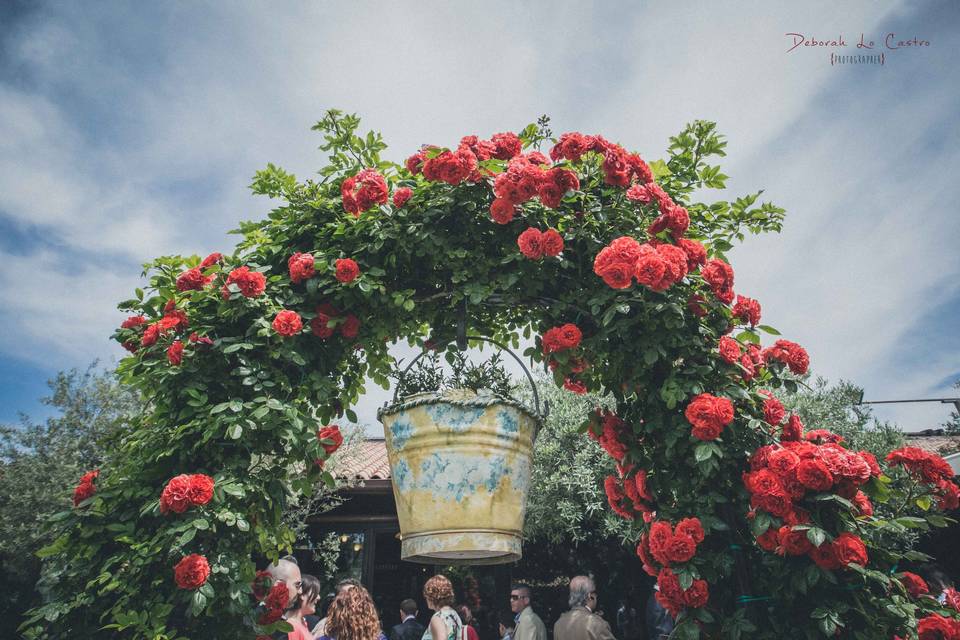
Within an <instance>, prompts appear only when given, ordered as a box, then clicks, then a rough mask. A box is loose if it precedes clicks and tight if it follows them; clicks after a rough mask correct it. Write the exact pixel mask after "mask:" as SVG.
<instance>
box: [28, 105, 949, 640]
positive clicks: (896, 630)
mask: <svg viewBox="0 0 960 640" xmlns="http://www.w3.org/2000/svg"><path fill="white" fill-rule="evenodd" d="M547 125H548V122H547V120H546V119H541V121H540V122H539V123H538V124H537V125H530V126H528V127H526V128H525V129H523V130H521V131H519V132H501V133H496V134H494V135H492V136H491V137H489V138H481V137H479V136H475V135H467V136H464V137H463V138H461V139H460V140H459V141H456V140H453V141H438V144H435V145H425V146H423V147H422V148H420V149H418V150H412V151H413V153H410V152H409V151H408V156H407V157H406V159H405V161H404V162H403V163H402V164H396V163H393V162H389V161H387V160H384V159H382V158H381V155H380V154H381V152H382V151H383V150H384V149H385V145H384V144H383V142H382V140H381V138H380V136H379V135H377V134H376V133H373V132H371V133H369V134H367V135H366V136H363V135H360V134H359V133H358V131H357V128H358V126H359V120H358V119H357V118H356V117H355V116H349V115H344V114H341V113H339V112H337V111H330V112H328V113H327V114H326V115H325V116H324V118H323V120H322V121H321V122H319V123H318V124H317V125H316V127H315V129H316V130H318V131H319V132H320V133H321V135H322V136H323V144H322V148H323V149H324V150H326V151H329V152H330V161H329V164H328V165H327V166H325V167H323V168H322V169H321V170H320V173H319V177H318V178H317V179H308V180H306V181H298V180H297V178H296V177H295V176H293V175H291V174H289V173H287V172H285V171H283V170H282V169H280V168H277V167H275V166H272V165H271V166H269V167H268V168H267V169H265V170H263V171H261V172H259V173H258V174H257V175H256V177H255V179H254V182H253V190H254V192H255V193H257V194H260V195H263V196H267V197H270V198H272V199H274V200H275V201H276V208H275V209H274V210H273V211H272V212H271V213H270V214H269V216H267V217H266V218H265V219H264V220H261V221H257V222H248V223H243V224H241V226H240V229H239V233H240V234H241V236H242V240H241V241H240V243H239V244H238V246H237V247H236V248H235V249H233V250H231V251H227V252H225V253H219V252H218V253H213V254H210V255H209V256H207V257H206V258H204V259H202V260H201V259H200V257H199V256H194V257H191V258H186V259H184V258H180V257H165V258H160V259H158V260H156V261H155V262H154V263H153V264H152V265H151V266H150V268H149V270H148V277H149V280H148V282H147V284H146V285H145V286H144V287H143V288H142V289H138V290H137V291H136V295H135V297H134V298H131V299H130V300H127V301H124V302H122V303H121V304H120V309H121V311H122V312H124V314H125V315H126V319H125V320H120V319H119V318H118V324H119V325H120V327H119V328H118V329H117V331H116V333H115V336H114V337H115V338H116V339H117V341H118V342H119V343H121V344H122V345H123V346H124V347H125V348H126V349H127V350H128V351H129V352H130V355H129V356H128V357H127V358H125V359H124V360H123V361H122V362H121V364H120V366H119V373H120V375H121V376H122V378H123V380H124V381H125V382H127V383H129V384H132V385H135V386H136V387H138V388H139V389H140V390H141V392H142V393H143V396H144V398H145V399H146V401H147V402H146V404H145V406H144V409H143V413H142V415H141V416H140V417H139V419H138V421H137V424H136V425H135V427H134V429H133V430H132V431H131V432H130V433H127V434H125V436H124V438H123V439H122V440H120V441H119V442H118V443H117V451H116V452H114V455H112V456H111V457H110V460H111V462H110V463H109V464H108V465H105V467H104V468H103V469H102V470H101V472H100V474H99V476H97V473H96V472H91V474H87V476H84V478H83V479H82V481H81V483H80V484H79V485H78V487H77V489H76V492H75V495H74V507H73V508H72V509H71V511H70V512H68V513H65V514H62V515H61V516H59V517H58V518H57V520H56V522H55V525H54V526H55V527H56V528H57V530H58V534H59V535H58V537H57V538H56V541H55V542H54V543H53V544H52V545H51V546H50V547H48V548H47V549H45V550H44V551H43V555H44V556H46V557H47V558H49V563H50V566H51V567H52V568H55V571H56V579H55V580H53V581H52V582H51V583H50V584H49V585H47V587H46V588H47V593H48V594H49V601H48V602H47V603H46V604H44V605H43V606H42V607H40V608H38V609H37V610H36V611H35V612H34V613H33V617H32V619H31V621H30V622H28V624H27V626H26V633H27V635H28V637H33V638H41V637H70V638H76V637H84V638H99V637H116V636H117V634H120V635H121V636H123V637H151V638H153V637H177V638H187V637H191V638H206V637H254V636H255V635H257V634H270V633H274V632H282V631H285V630H288V629H289V625H287V624H286V623H285V622H284V621H282V620H281V615H282V611H283V607H284V606H285V604H286V602H287V601H288V596H289V593H288V592H287V590H286V587H285V586H284V585H282V584H279V585H271V584H270V582H269V579H265V578H264V576H263V575H262V574H257V572H256V565H255V559H257V558H261V559H263V561H264V562H265V561H267V560H269V559H276V558H277V557H278V556H279V555H282V554H284V553H286V552H288V551H289V550H290V549H291V547H292V545H293V543H294V539H293V533H292V532H291V531H290V530H289V529H288V528H287V527H286V526H285V525H284V524H283V520H282V513H283V509H284V507H285V505H287V504H288V502H289V501H290V500H291V499H294V498H296V497H297V496H301V495H303V494H305V493H309V492H311V491H313V490H314V488H315V487H316V486H317V483H319V482H326V483H328V484H331V483H332V481H333V479H332V478H331V477H330V475H329V473H328V472H327V471H326V470H325V461H326V460H328V459H329V457H330V455H332V454H333V453H334V452H335V451H336V449H337V447H339V446H340V444H341V442H342V435H341V433H340V430H339V428H338V427H336V426H335V425H333V424H331V423H332V422H334V421H335V420H337V419H339V418H341V417H343V418H346V419H348V420H355V419H356V415H355V414H354V413H353V410H352V408H351V407H352V406H353V405H354V404H355V403H356V402H357V400H358V398H359V397H360V395H361V394H362V393H363V391H364V389H365V385H367V384H370V383H372V384H378V385H381V386H384V387H387V386H388V375H389V374H390V373H391V372H392V371H393V370H394V369H395V367H396V366H397V363H396V362H394V360H393V358H392V357H391V356H390V354H389V352H388V347H389V345H390V344H391V343H393V342H394V341H396V340H401V339H407V340H411V341H413V342H414V343H416V344H417V345H418V346H424V345H438V344H447V343H448V342H449V338H450V337H451V336H452V334H453V329H454V327H453V322H452V318H454V317H456V315H457V313H458V312H461V311H465V319H466V323H467V325H468V330H469V333H471V334H480V335H486V336H488V337H491V338H493V339H495V340H498V341H501V342H504V343H507V344H511V345H513V346H515V347H518V346H519V345H520V344H521V342H520V341H521V339H524V338H525V339H527V340H528V344H530V346H529V347H528V348H527V349H526V352H525V354H526V355H527V356H528V357H529V358H532V359H533V360H535V361H537V362H539V363H541V364H542V365H543V366H544V367H545V369H546V370H547V371H550V372H552V375H553V379H554V380H555V382H556V384H557V385H558V386H563V387H565V388H567V389H569V390H571V391H573V392H575V393H586V392H588V391H589V392H597V393H606V394H609V396H611V397H612V399H613V400H614V401H615V404H616V406H615V408H611V409H603V410H601V409H596V410H593V411H590V410H585V416H584V417H585V422H584V430H585V432H586V436H585V437H589V438H592V439H593V440H595V441H597V442H598V443H599V445H600V446H601V447H602V448H603V450H604V451H605V452H606V453H607V454H609V456H610V457H611V458H612V461H613V462H612V464H613V467H612V468H614V467H615V472H614V473H611V474H610V475H609V476H608V477H607V478H606V479H605V482H604V489H605V491H606V495H607V497H608V499H609V502H610V507H611V509H612V510H613V511H614V512H615V513H616V514H618V515H619V516H621V517H623V518H625V519H626V520H629V521H630V522H631V527H632V532H633V540H634V544H635V545H636V554H637V557H636V567H635V568H636V569H637V570H643V571H646V572H647V573H648V574H649V575H650V576H652V577H654V578H655V579H656V581H657V584H658V585H659V591H658V596H657V597H658V599H659V601H660V602H661V604H662V605H663V606H664V607H665V608H666V609H667V610H668V611H669V612H670V613H671V614H672V615H673V616H675V617H676V620H677V628H676V631H675V633H674V637H677V638H697V637H705V638H752V639H755V638H759V639H777V640H779V639H782V638H832V637H844V638H857V639H864V640H874V639H877V638H884V639H889V638H893V637H894V636H899V637H901V638H917V637H918V634H919V637H922V638H940V637H943V638H953V637H957V636H956V633H957V632H956V628H957V624H958V623H957V622H956V620H955V618H956V616H957V611H956V610H955V608H956V607H955V604H956V602H957V600H960V598H956V597H955V595H951V596H948V598H947V603H946V604H945V605H940V604H938V603H937V601H935V600H934V599H932V598H930V597H928V596H927V594H926V593H925V589H924V586H923V585H921V584H920V583H919V582H918V579H917V578H916V577H914V576H912V574H909V573H908V572H902V571H901V572H899V573H898V571H897V567H898V565H899V563H901V562H902V561H903V560H904V559H908V560H909V559H916V556H913V555H911V554H910V553H909V552H907V553H905V552H903V551H902V550H898V549H894V548H890V546H889V544H888V543H887V542H886V540H888V539H889V537H885V534H887V533H888V532H891V531H896V532H902V531H904V530H905V529H908V528H914V529H921V528H926V527H930V526H943V525H945V524H947V523H948V519H947V518H946V517H945V516H944V515H943V512H944V511H947V510H950V509H953V508H956V506H957V501H958V490H957V487H956V485H955V484H953V481H952V474H951V473H950V472H949V471H948V467H946V466H945V463H943V462H942V460H940V459H939V458H937V457H936V456H931V455H929V454H925V453H922V452H918V451H916V450H911V449H902V450H899V451H897V452H894V453H893V454H891V456H890V457H889V458H888V459H887V460H885V461H877V460H876V459H874V458H873V456H871V455H870V454H868V453H865V452H858V451H851V450H848V449H846V448H845V447H844V445H843V442H842V439H841V438H839V436H836V435H834V434H833V433H831V432H830V430H829V427H830V425H803V424H802V423H801V421H800V419H799V418H798V417H797V416H796V415H792V414H788V413H787V412H786V410H785V409H784V407H783V405H782V404H781V403H780V402H779V401H778V400H777V399H776V394H777V393H778V392H780V391H781V390H788V391H793V390H795V389H796V388H797V384H798V379H797V376H802V375H804V374H805V373H806V372H807V370H808V368H809V364H810V362H809V356H808V353H807V351H806V350H805V349H804V347H802V346H801V345H799V344H797V343H795V342H791V341H789V340H786V339H783V338H779V337H778V335H779V334H778V333H777V331H776V330H775V329H773V328H771V327H769V326H766V325H763V324H761V305H760V302H758V301H757V300H754V299H753V298H750V297H748V294H749V293H750V292H749V291H740V290H739V289H738V287H739V284H738V281H737V279H736V277H735V272H734V268H733V267H732V266H731V264H730V261H729V260H728V258H727V255H726V252H727V251H728V250H729V249H730V248H731V247H732V246H733V242H734V241H736V240H739V239H742V238H743V237H744V236H745V235H746V234H748V233H755V234H756V233H763V232H769V231H779V230H780V228H781V224H782V221H783V217H784V212H783V210H782V209H779V208H778V207H776V206H774V205H772V204H770V203H759V202H758V197H759V193H752V194H745V195H741V196H739V197H736V198H732V199H723V198H722V197H719V196H716V195H715V194H716V193H717V190H722V189H723V188H724V186H725V181H726V179H727V176H725V175H724V174H723V173H722V172H721V171H720V167H719V166H718V165H716V164H711V163H712V162H714V159H715V158H717V157H720V156H723V155H724V149H725V145H726V143H725V141H724V140H723V138H722V137H721V136H720V135H719V134H717V132H716V130H715V127H714V125H713V124H712V123H709V122H702V121H697V122H694V123H692V124H690V125H688V126H687V127H686V128H685V129H684V130H683V131H681V132H680V133H679V134H678V135H677V136H675V137H673V138H671V140H670V146H669V149H668V152H667V154H666V156H665V157H664V158H663V159H661V160H650V159H648V158H644V157H642V156H641V155H640V154H638V153H635V152H632V151H630V150H628V149H626V148H625V147H623V146H621V145H619V144H617V143H615V142H612V141H610V140H608V139H606V138H604V137H603V136H601V135H588V134H583V133H579V132H568V133H564V134H562V135H560V136H559V137H556V138H553V134H552V133H551V132H550V131H549V130H548V129H547ZM441 143H442V144H446V145H448V146H442V144H441ZM695 193H696V194H697V195H698V197H699V196H700V195H701V194H703V196H704V197H705V198H706V197H707V196H709V201H708V202H701V201H698V200H697V199H695V197H694V194H695ZM783 286H785V287H789V283H784V284H783ZM764 334H766V335H767V336H772V337H769V338H767V339H766V340H764V339H762V336H763V335H764ZM764 342H766V344H764ZM531 343H532V344H531ZM94 480H96V484H94ZM264 582H266V584H264ZM951 598H952V599H951ZM951 634H953V635H951Z"/></svg>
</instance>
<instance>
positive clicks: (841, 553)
mask: <svg viewBox="0 0 960 640" xmlns="http://www.w3.org/2000/svg"><path fill="white" fill-rule="evenodd" d="M833 552H834V554H835V555H836V557H837V562H839V563H840V564H841V565H842V566H844V567H845V566H847V565H848V564H851V563H853V564H859V565H861V566H866V564H867V547H866V546H865V545H864V544H863V540H861V539H860V538H858V537H857V536H855V535H854V534H852V533H849V532H844V533H841V534H840V535H839V536H837V537H836V539H835V540H834V541H833Z"/></svg>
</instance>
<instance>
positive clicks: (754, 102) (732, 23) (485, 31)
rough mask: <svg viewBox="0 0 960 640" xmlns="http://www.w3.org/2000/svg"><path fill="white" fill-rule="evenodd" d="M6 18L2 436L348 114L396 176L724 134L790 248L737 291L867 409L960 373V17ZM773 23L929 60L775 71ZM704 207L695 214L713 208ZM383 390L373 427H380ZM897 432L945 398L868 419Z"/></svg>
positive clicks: (880, 5) (505, 7) (741, 260)
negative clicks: (704, 126) (779, 220)
mask: <svg viewBox="0 0 960 640" xmlns="http://www.w3.org/2000/svg"><path fill="white" fill-rule="evenodd" d="M798 4H800V3H786V2H783V3H770V2H738V3H714V2H711V3H706V2H703V3H699V2H685V3H682V2H678V3H636V2H632V3H616V2H606V3H602V4H601V3H596V4H591V3H582V2H581V3H569V2H549V3H548V2H542V3H540V2H534V3H508V2H486V3H482V6H470V5H467V4H465V3H460V4H458V3H441V2H416V3H412V2H394V3H374V2H354V3H343V2H340V3H335V2H310V3H304V2H298V3H293V2H285V3H264V2H260V3H253V2H247V3H242V2H235V3H212V2H211V3H172V2H169V3H151V4H145V3H118V2H98V3H69V2H60V3H55V4H49V5H48V4H45V3H42V2H40V3H25V2H23V3H16V2H13V3H5V4H3V5H2V8H0V260H2V263H3V265H4V266H3V269H0V304H2V309H3V312H2V314H0V420H2V421H11V420H14V419H15V417H16V414H17V412H18V411H26V412H29V413H32V414H38V413H40V414H42V411H43V408H42V407H41V406H40V405H39V404H38V403H37V398H38V397H39V396H40V395H42V394H43V392H44V389H45V386H44V381H45V380H46V379H47V378H48V377H50V376H52V375H53V374H54V373H55V372H56V371H57V370H59V369H64V368H70V367H85V366H86V365H87V364H88V363H89V362H90V361H91V360H93V359H95V358H99V359H100V360H101V361H102V362H104V363H107V364H109V363H110V362H111V361H115V359H116V358H118V357H119V356H120V355H121V352H120V351H119V349H118V348H117V347H116V346H114V345H112V344H111V343H110V342H109V340H108V336H109V334H110V333H111V331H112V329H113V327H114V326H116V324H117V323H118V322H119V321H120V320H121V319H122V315H121V314H120V313H119V312H117V311H116V309H115V305H116V302H118V301H120V300H122V299H125V298H127V297H129V294H130V292H131V291H132V289H133V288H134V287H136V286H137V285H138V284H139V274H140V265H141V264H142V263H143V262H145V261H147V260H149V259H151V258H152V257H154V256H157V255H161V254H169V253H183V254H190V253H199V254H205V253H206V252H209V251H212V250H217V249H221V250H222V249H224V248H226V247H229V246H232V244H233V242H232V238H231V237H229V236H227V235H226V232H227V231H228V230H229V229H232V228H234V227H235V226H236V223H237V221H239V220H241V219H250V218H256V217H259V216H261V215H263V214H264V213H265V212H266V211H267V210H268V209H269V206H270V205H269V203H268V202H266V201H263V200H255V199H253V198H251V197H250V196H249V194H248V190H247V185H248V184H249V180H250V177H251V176H252V175H253V173H254V171H256V170H257V169H258V168H261V167H262V166H264V165H266V163H267V162H274V163H278V164H280V165H282V166H284V167H286V168H287V169H289V170H291V171H294V172H295V173H297V174H298V175H300V176H307V175H309V174H310V173H312V172H313V171H315V170H317V169H318V168H319V167H320V166H321V163H322V161H323V156H322V154H321V153H320V152H318V151H317V150H316V147H317V145H318V142H319V141H318V139H317V137H316V136H315V134H313V133H311V132H310V131H309V127H310V125H311V124H312V123H313V122H314V121H316V120H317V119H318V118H319V117H320V115H321V114H322V112H323V110H324V109H326V108H329V107H337V108H340V109H343V110H347V111H355V112H357V113H359V114H360V115H361V116H362V117H363V118H364V124H365V126H366V127H370V128H375V129H379V130H381V131H382V132H383V133H384V137H385V139H386V141H387V142H388V143H389V144H390V145H391V151H390V155H391V156H392V157H393V158H394V159H397V160H400V159H402V158H403V157H405V156H406V155H407V154H408V153H409V152H410V151H411V150H412V149H415V148H417V147H418V146H419V145H420V144H421V143H424V142H436V143H439V144H450V143H452V142H455V141H456V140H458V139H459V138H460V136H462V135H465V134H469V133H477V134H480V135H489V134H491V133H493V132H495V131H502V130H505V129H511V128H513V129H518V128H520V127H522V126H523V125H525V124H527V123H528V122H531V121H533V120H535V119H536V117H537V116H539V115H540V114H542V113H548V114H550V115H551V117H552V118H553V128H554V131H556V132H558V133H559V132H561V131H567V130H581V131H584V132H588V133H594V132H597V133H603V134H604V135H605V136H606V137H607V138H610V139H613V140H617V141H620V142H621V143H623V144H625V145H626V146H628V147H630V148H632V149H635V150H638V151H640V152H641V153H642V154H643V155H644V156H645V157H648V158H657V157H660V156H662V155H663V153H664V151H665V148H666V144H667V138H668V136H670V135H671V134H673V133H676V132H677V131H679V130H680V129H681V128H682V127H683V125H684V123H686V122H688V121H690V120H692V119H694V118H704V119H711V120H716V121H717V122H718V123H719V127H720V129H721V131H722V132H724V133H725V134H726V135H727V136H728V138H729V147H728V151H729V154H728V158H727V161H726V163H725V165H724V166H725V173H727V174H728V175H731V176H732V180H731V181H730V187H731V189H730V190H729V191H728V194H729V195H730V196H732V195H733V194H734V193H737V194H739V193H744V192H747V191H750V190H754V189H758V188H764V189H766V193H765V196H764V197H765V198H769V199H771V200H773V201H775V202H777V203H778V204H780V205H781V206H784V207H785V208H786V209H787V211H788V218H787V223H786V226H785V228H784V231H783V233H782V234H780V235H779V236H776V237H774V236H764V237H761V238H757V239H750V240H748V241H747V242H746V243H745V244H744V245H743V246H741V247H739V248H738V249H736V250H735V251H734V252H733V254H732V259H733V266H734V268H735V269H736V274H737V286H736V288H737V290H738V292H741V293H743V294H745V295H750V296H752V297H756V298H758V299H759V300H760V301H761V303H762V304H763V307H764V320H765V321H766V322H768V323H769V324H773V325H774V326H777V327H778V328H779V329H780V330H781V331H783V333H784V334H785V335H786V336H787V337H789V338H791V339H794V340H796V341H798V342H800V343H802V344H804V345H805V346H806V347H807V348H808V350H809V351H810V353H811V359H812V362H813V367H814V371H815V372H816V373H818V374H821V375H824V376H826V377H828V378H830V379H833V380H836V379H839V378H841V377H842V378H847V379H851V380H853V381H855V382H857V383H858V384H861V385H863V386H865V387H866V389H867V396H868V397H870V398H883V399H888V398H901V397H929V396H935V395H956V393H957V392H956V391H953V390H951V389H950V383H951V381H952V380H954V379H956V378H960V335H958V331H957V329H958V326H960V322H958V320H957V318H958V314H960V251H957V247H958V245H957V239H958V238H960V216H958V215H957V205H956V203H957V202H958V201H960V187H958V186H957V184H958V183H960V181H957V180H956V178H955V176H954V174H955V173H956V170H957V167H958V166H960V162H958V161H960V139H958V138H960V127H958V124H957V110H956V109H957V105H958V104H960V95H958V93H960V71H958V57H960V54H958V53H957V52H958V51H960V47H958V44H960V42H958V40H960V7H958V6H957V5H956V4H955V3H952V2H948V1H941V2H932V1H927V2H910V3H907V2H848V3H843V4H842V5H838V4H837V3H834V2H808V3H803V5H802V6H796V5H798ZM789 32H799V33H804V34H807V35H809V36H812V37H815V38H817V39H825V38H834V37H836V36H838V35H840V34H842V35H843V36H844V39H845V40H846V42H847V44H848V47H846V48H845V49H844V50H839V51H840V52H841V53H844V54H850V53H856V51H855V44H856V42H857V41H859V37H860V34H861V33H863V34H865V36H866V38H867V39H868V40H869V39H874V40H875V41H876V42H877V45H878V49H880V50H882V49H883V46H882V41H883V40H884V36H885V34H887V33H890V32H893V33H895V34H896V36H895V37H896V39H900V38H901V37H902V38H903V39H910V38H913V37H914V36H916V37H918V38H920V39H922V40H926V41H929V42H930V44H929V46H922V47H915V48H910V49H900V50H896V51H893V50H885V64H884V65H883V66H871V65H846V66H843V65H839V66H831V65H830V62H829V51H830V50H829V49H825V48H819V47H800V48H798V49H797V50H794V51H791V52H789V53H788V52H787V49H788V48H789V47H790V45H791V38H789V37H788V36H786V35H785V34H787V33H789ZM707 197H708V198H709V197H711V196H709V195H708V196H707ZM381 401H382V396H380V395H376V396H374V397H373V399H372V400H371V401H369V402H367V403H365V405H364V406H363V407H361V411H360V413H361V416H362V417H363V418H365V419H367V420H369V421H370V422H373V413H374V407H375V405H376V404H377V403H378V402H381ZM878 413H879V414H880V415H881V416H882V417H885V418H890V419H893V420H896V421H897V422H899V423H900V424H901V425H902V426H903V427H904V428H907V429H921V428H926V427H930V426H935V425H936V424H937V423H939V422H941V421H943V420H944V419H946V417H947V415H948V411H947V407H945V406H940V405H929V406H923V405H914V406H900V407H893V408H889V409H885V410H883V411H881V412H878Z"/></svg>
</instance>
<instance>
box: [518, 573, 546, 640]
mask: <svg viewBox="0 0 960 640" xmlns="http://www.w3.org/2000/svg"><path fill="white" fill-rule="evenodd" d="M530 593H531V592H530V587H529V586H527V585H525V584H517V585H514V587H513V588H512V589H510V610H511V611H513V613H514V620H515V621H516V623H517V626H516V627H515V628H514V631H513V640H547V628H546V626H544V624H543V620H541V619H540V616H538V615H537V614H536V613H535V612H534V611H533V607H532V606H531V600H530Z"/></svg>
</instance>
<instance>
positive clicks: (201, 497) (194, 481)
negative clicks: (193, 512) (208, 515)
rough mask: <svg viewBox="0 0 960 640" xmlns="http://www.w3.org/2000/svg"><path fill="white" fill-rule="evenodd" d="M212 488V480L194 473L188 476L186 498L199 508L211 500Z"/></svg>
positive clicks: (201, 474)
mask: <svg viewBox="0 0 960 640" xmlns="http://www.w3.org/2000/svg"><path fill="white" fill-rule="evenodd" d="M213 486H214V482H213V478H211V477H210V476H208V475H206V474H203V473H195V474H193V475H191V476H189V483H188V487H187V497H188V498H189V499H190V503H191V504H192V505H193V506H195V507H199V506H200V505H204V504H207V503H208V502H210V500H211V499H213Z"/></svg>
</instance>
